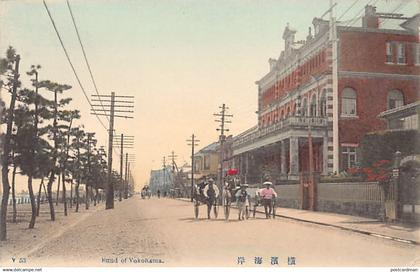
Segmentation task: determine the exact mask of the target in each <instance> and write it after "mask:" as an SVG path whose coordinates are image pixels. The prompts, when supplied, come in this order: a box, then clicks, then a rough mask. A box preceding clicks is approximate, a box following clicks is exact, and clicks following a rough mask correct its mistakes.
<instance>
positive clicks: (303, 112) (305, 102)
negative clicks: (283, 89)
mask: <svg viewBox="0 0 420 272" xmlns="http://www.w3.org/2000/svg"><path fill="white" fill-rule="evenodd" d="M300 114H301V116H307V115H308V100H307V99H306V98H304V99H303V101H302V106H301V110H300Z"/></svg>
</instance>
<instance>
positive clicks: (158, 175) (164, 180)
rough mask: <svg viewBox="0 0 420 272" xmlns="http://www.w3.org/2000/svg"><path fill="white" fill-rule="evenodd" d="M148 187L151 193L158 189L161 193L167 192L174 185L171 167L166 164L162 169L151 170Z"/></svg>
mask: <svg viewBox="0 0 420 272" xmlns="http://www.w3.org/2000/svg"><path fill="white" fill-rule="evenodd" d="M149 187H150V190H151V191H152V193H153V194H156V193H157V191H158V190H159V191H160V192H161V193H162V194H163V192H169V190H170V189H172V188H173V187H174V177H173V173H172V168H171V167H170V166H166V167H165V168H163V169H158V170H151V171H150V179H149Z"/></svg>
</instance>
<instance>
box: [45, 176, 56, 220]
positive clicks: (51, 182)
mask: <svg viewBox="0 0 420 272" xmlns="http://www.w3.org/2000/svg"><path fill="white" fill-rule="evenodd" d="M54 178H55V171H54V170H52V171H51V174H50V179H49V180H48V184H47V192H48V196H47V198H48V205H49V206H50V215H51V221H55V212H54V203H53V196H52V185H53V183H54Z"/></svg>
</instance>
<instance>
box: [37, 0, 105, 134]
mask: <svg viewBox="0 0 420 272" xmlns="http://www.w3.org/2000/svg"><path fill="white" fill-rule="evenodd" d="M42 2H43V3H44V7H45V9H46V11H47V13H48V16H49V17H50V21H51V24H52V25H53V27H54V30H55V33H56V34H57V37H58V40H59V41H60V44H61V48H62V49H63V51H64V54H65V55H66V58H67V61H68V63H69V64H70V67H71V69H72V71H73V74H74V76H75V77H76V79H77V82H78V83H79V86H80V89H82V91H83V94H84V96H85V98H86V100H87V102H88V103H89V105H90V107H91V108H92V109H93V107H92V104H91V103H90V100H89V96H88V95H87V94H86V91H85V88H83V85H82V82H81V81H80V78H79V76H78V75H77V72H76V69H75V68H74V65H73V63H72V62H71V60H70V56H69V54H68V52H67V49H66V47H65V46H64V43H63V40H62V39H61V36H60V33H59V32H58V29H57V27H56V25H55V22H54V19H53V18H52V15H51V13H50V10H49V9H48V6H47V3H46V2H45V0H42ZM93 111H95V110H94V109H93ZM96 118H97V119H98V121H99V122H100V123H101V125H102V126H103V127H104V129H105V130H106V129H107V127H106V126H105V124H104V123H103V122H102V120H101V119H100V118H99V116H98V115H96Z"/></svg>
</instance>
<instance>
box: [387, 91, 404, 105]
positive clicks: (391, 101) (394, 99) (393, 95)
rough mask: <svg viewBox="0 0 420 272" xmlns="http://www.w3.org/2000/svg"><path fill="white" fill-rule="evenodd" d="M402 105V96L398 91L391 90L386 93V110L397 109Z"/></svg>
mask: <svg viewBox="0 0 420 272" xmlns="http://www.w3.org/2000/svg"><path fill="white" fill-rule="evenodd" d="M403 105H404V96H403V94H402V92H401V91H399V90H392V91H390V92H389V93H388V109H394V108H398V107H401V106H403Z"/></svg>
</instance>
